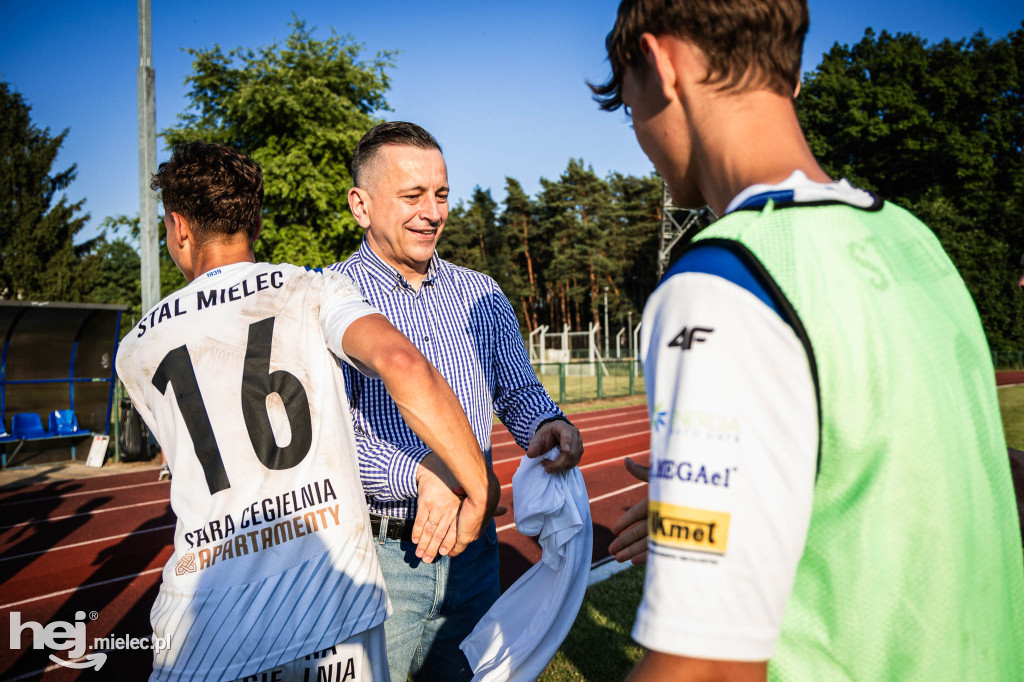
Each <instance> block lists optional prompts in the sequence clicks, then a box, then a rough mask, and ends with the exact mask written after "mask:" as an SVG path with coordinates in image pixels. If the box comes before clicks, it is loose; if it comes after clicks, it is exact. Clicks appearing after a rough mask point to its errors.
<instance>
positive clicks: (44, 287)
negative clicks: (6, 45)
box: [0, 81, 89, 301]
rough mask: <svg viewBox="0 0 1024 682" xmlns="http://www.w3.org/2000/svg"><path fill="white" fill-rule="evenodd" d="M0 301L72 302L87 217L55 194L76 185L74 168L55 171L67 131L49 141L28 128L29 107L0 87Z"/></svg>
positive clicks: (41, 132)
mask: <svg viewBox="0 0 1024 682" xmlns="http://www.w3.org/2000/svg"><path fill="white" fill-rule="evenodd" d="M0 110H2V114H0V298H19V299H20V298H24V299H37V300H47V301H77V300H79V292H78V288H77V286H76V282H77V279H78V268H79V260H78V258H79V255H80V253H81V252H83V251H84V250H87V249H88V248H89V244H84V245H81V246H80V247H77V248H76V246H75V243H74V239H75V235H77V234H78V233H79V231H81V229H82V228H83V227H84V226H85V222H86V221H87V220H88V219H89V215H88V214H79V212H80V211H81V210H82V206H83V205H84V204H85V200H82V201H79V202H76V203H73V204H72V203H68V200H67V196H65V195H62V196H61V197H60V199H57V200H56V201H54V200H55V198H56V195H57V193H58V192H62V191H63V190H65V189H67V187H68V186H69V185H70V184H71V182H72V181H73V180H74V179H75V174H76V173H75V168H76V166H75V165H74V164H72V165H71V167H70V168H67V169H65V170H63V171H54V170H53V164H54V161H55V160H56V158H57V153H58V152H59V151H60V147H61V145H62V144H64V138H65V137H67V134H68V129H65V130H64V131H63V132H61V133H60V134H59V135H51V134H50V129H49V128H44V129H42V130H40V129H39V128H38V127H36V126H35V125H33V124H32V119H31V117H30V115H29V114H30V112H31V107H30V106H29V105H28V104H27V103H26V102H25V100H24V98H23V97H22V96H21V94H19V93H18V92H16V91H15V90H13V89H12V88H11V86H10V84H8V83H5V82H2V81H0Z"/></svg>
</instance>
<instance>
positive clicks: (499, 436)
mask: <svg viewBox="0 0 1024 682" xmlns="http://www.w3.org/2000/svg"><path fill="white" fill-rule="evenodd" d="M588 414H589V413H588ZM640 415H643V419H642V420H641V421H649V418H648V417H647V408H646V407H644V408H643V411H639V410H638V411H637V413H636V415H633V414H621V415H606V414H601V415H593V416H591V417H588V418H586V419H572V423H573V425H575V426H577V427H580V425H581V424H583V423H584V422H591V421H595V420H601V421H607V420H609V419H612V418H614V417H616V416H618V417H632V416H640ZM569 416H570V419H571V417H572V415H569ZM619 423H620V424H624V423H627V422H619ZM628 423H632V422H628ZM594 428H604V427H585V428H584V427H580V431H586V430H588V429H589V430H593V429H594ZM514 442H515V440H514V439H513V438H512V434H510V433H509V432H508V429H506V428H505V427H504V426H502V425H500V424H499V425H497V426H495V427H494V428H493V429H492V430H491V444H492V445H494V444H497V445H505V444H506V443H514Z"/></svg>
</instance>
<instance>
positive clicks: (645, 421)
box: [491, 417, 650, 452]
mask: <svg viewBox="0 0 1024 682" xmlns="http://www.w3.org/2000/svg"><path fill="white" fill-rule="evenodd" d="M633 424H648V425H649V424H650V421H649V420H648V419H647V418H646V417H644V418H643V419H635V420H633V421H628V422H619V423H618V424H605V425H604V426H591V427H590V428H587V429H584V430H583V431H581V434H582V435H583V436H584V441H583V446H584V447H586V445H587V441H586V438H585V437H586V436H589V435H590V434H591V433H593V432H594V431H603V430H605V429H617V428H619V427H620V426H631V425H633ZM506 445H512V446H514V447H516V448H518V447H519V444H518V443H516V442H515V441H508V442H506V443H498V444H497V445H495V443H494V441H491V451H492V452H493V451H494V450H497V449H498V448H499V447H504V446H506Z"/></svg>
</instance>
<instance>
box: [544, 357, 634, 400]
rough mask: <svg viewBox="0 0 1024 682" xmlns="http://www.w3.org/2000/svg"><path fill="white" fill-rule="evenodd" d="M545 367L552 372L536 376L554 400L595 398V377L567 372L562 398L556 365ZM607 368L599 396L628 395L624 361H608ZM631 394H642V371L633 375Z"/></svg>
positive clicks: (627, 380) (602, 378)
mask: <svg viewBox="0 0 1024 682" xmlns="http://www.w3.org/2000/svg"><path fill="white" fill-rule="evenodd" d="M547 367H549V368H551V369H552V373H550V374H538V375H537V376H538V378H539V379H540V381H541V383H542V384H544V388H546V389H547V391H548V394H549V395H550V396H551V397H552V398H554V400H555V402H557V403H559V404H562V403H573V402H578V401H581V400H595V399H597V377H593V376H572V375H571V374H569V375H567V376H566V377H565V399H564V400H562V399H561V390H560V388H561V387H560V384H559V378H558V373H557V371H558V365H547ZM537 369H538V367H537V365H534V370H537ZM573 369H576V368H573ZM607 369H608V374H607V375H604V376H602V377H601V396H602V397H603V398H611V397H615V396H628V395H629V371H628V365H627V364H626V363H625V362H613V361H609V362H608V363H607ZM577 371H579V370H577ZM633 394H634V395H638V396H641V397H643V395H644V375H643V372H640V374H639V376H634V377H633Z"/></svg>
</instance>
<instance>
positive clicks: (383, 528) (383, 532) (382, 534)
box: [377, 514, 388, 545]
mask: <svg viewBox="0 0 1024 682" xmlns="http://www.w3.org/2000/svg"><path fill="white" fill-rule="evenodd" d="M387 539H388V517H387V516H384V515H383V514H382V515H381V517H380V531H379V532H378V533H377V542H378V544H381V545H383V544H384V541H385V540H387Z"/></svg>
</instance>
